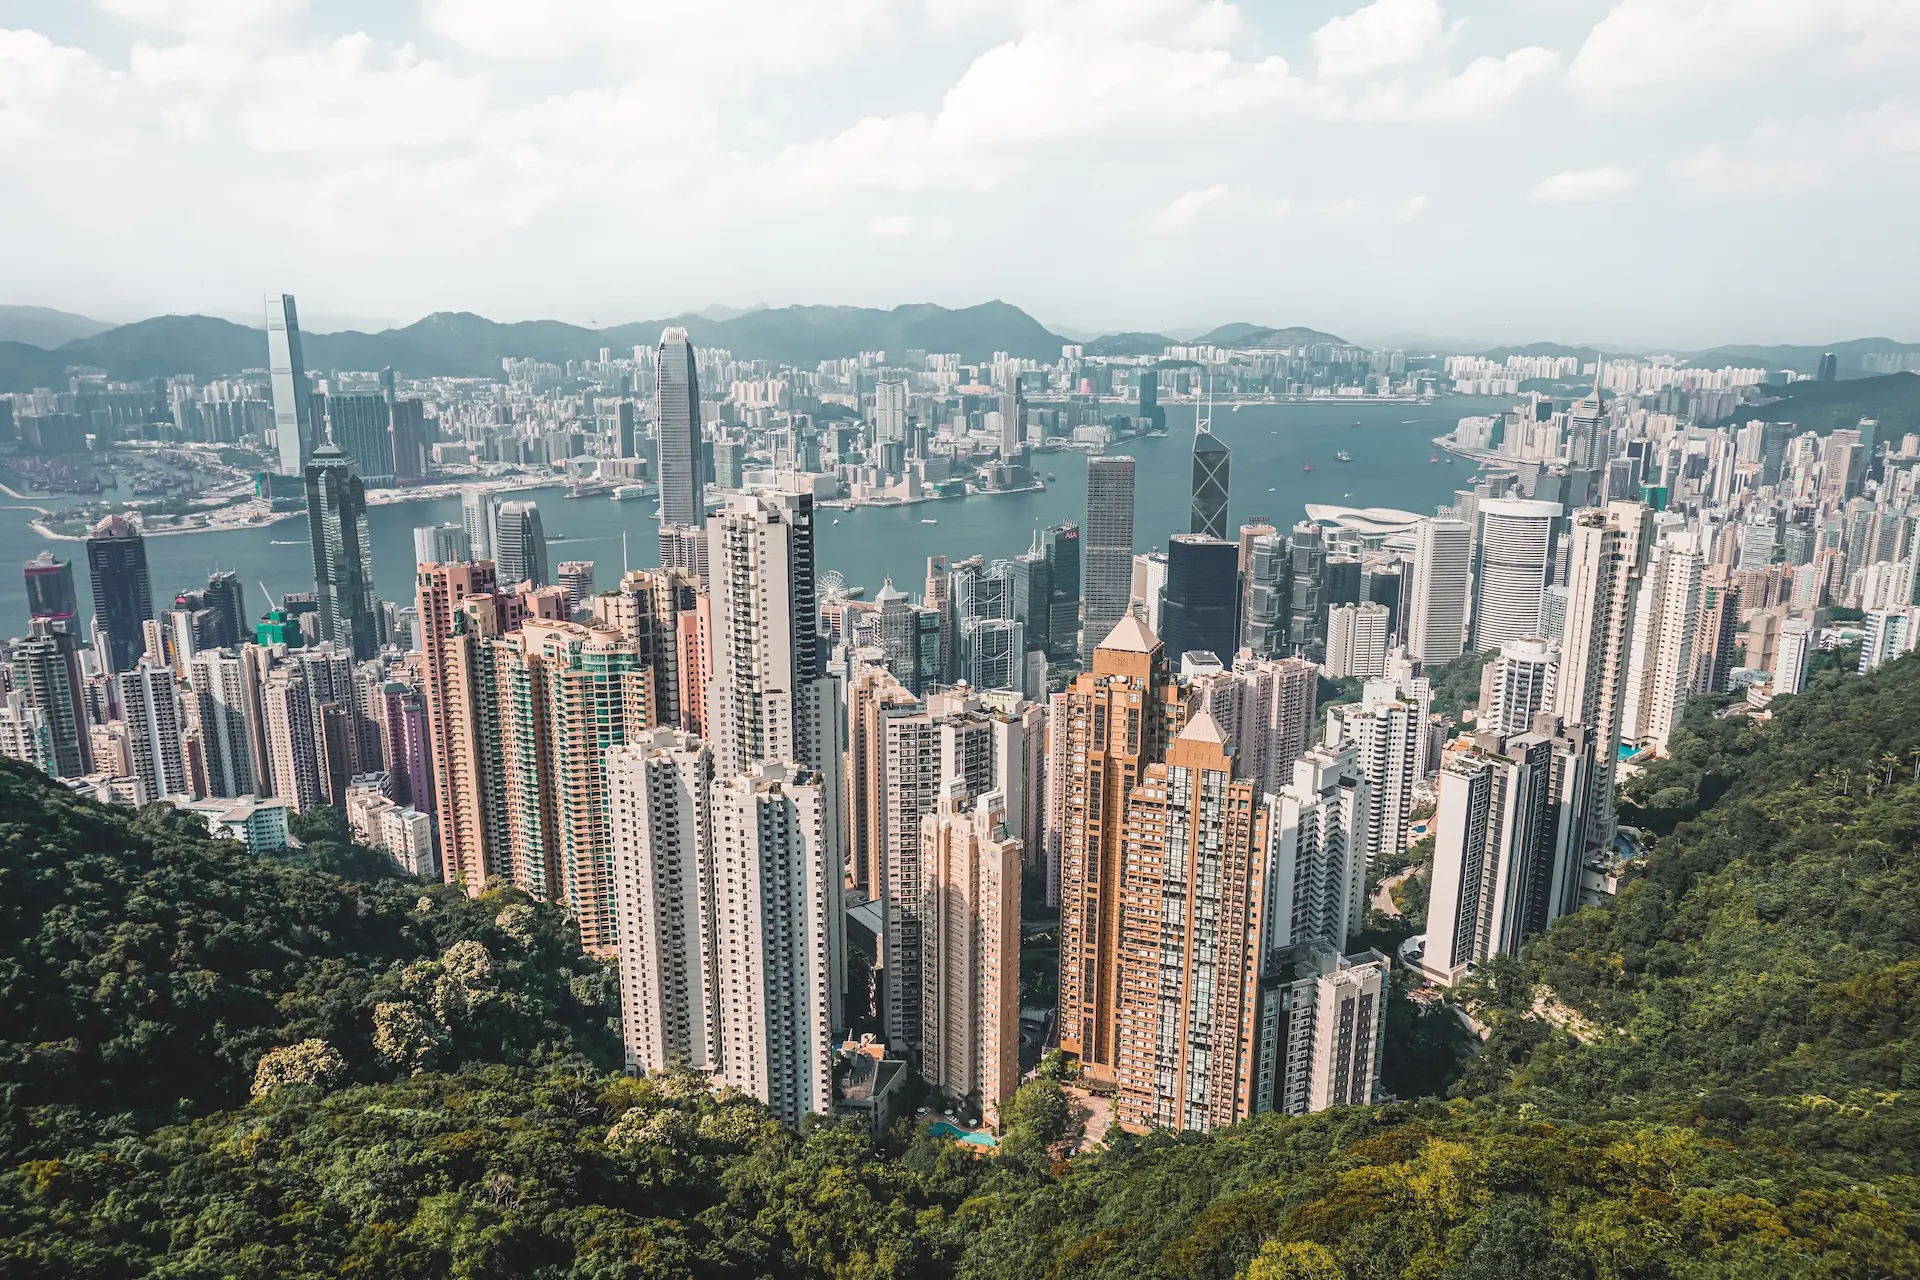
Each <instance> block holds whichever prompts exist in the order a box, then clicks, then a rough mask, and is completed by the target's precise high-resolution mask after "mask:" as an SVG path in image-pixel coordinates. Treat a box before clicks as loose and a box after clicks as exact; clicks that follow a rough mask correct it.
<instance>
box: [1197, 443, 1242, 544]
mask: <svg viewBox="0 0 1920 1280" xmlns="http://www.w3.org/2000/svg"><path fill="white" fill-rule="evenodd" d="M1232 461H1233V451H1232V450H1231V449H1229V448H1227V446H1226V444H1225V443H1224V442H1223V441H1222V440H1221V439H1220V437H1219V436H1216V435H1214V434H1213V432H1212V431H1211V430H1208V429H1206V428H1204V427H1203V428H1202V429H1200V430H1198V431H1196V432H1195V433H1194V437H1193V510H1192V512H1191V517H1190V519H1189V521H1188V526H1187V532H1188V533H1197V534H1205V535H1206V536H1207V537H1209V538H1225V537H1226V536H1227V473H1228V468H1229V465H1230V464H1231V463H1232Z"/></svg>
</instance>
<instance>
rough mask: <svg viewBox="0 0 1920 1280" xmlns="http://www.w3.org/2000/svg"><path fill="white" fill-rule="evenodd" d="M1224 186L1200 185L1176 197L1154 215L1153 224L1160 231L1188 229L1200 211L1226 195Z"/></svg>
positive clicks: (1217, 202) (1218, 201)
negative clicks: (1200, 186)
mask: <svg viewBox="0 0 1920 1280" xmlns="http://www.w3.org/2000/svg"><path fill="white" fill-rule="evenodd" d="M1226 194H1227V189H1226V187H1224V186H1219V185H1215V186H1211V187H1202V188H1199V189H1197V190H1194V191H1189V192H1187V193H1186V194H1185V195H1183V196H1179V197H1176V198H1175V199H1174V201H1173V203H1171V204H1169V205H1168V206H1167V207H1166V208H1164V209H1162V210H1161V211H1160V212H1159V213H1157V214H1155V215H1154V219H1153V225H1154V227H1155V228H1156V229H1157V230H1160V231H1186V230H1189V229H1190V228H1191V227H1192V226H1193V223H1194V220H1195V219H1196V218H1198V217H1199V216H1200V215H1201V213H1202V212H1204V211H1205V210H1206V209H1207V208H1208V207H1209V206H1212V205H1217V204H1219V203H1220V201H1221V200H1223V199H1224V198H1225V197H1226Z"/></svg>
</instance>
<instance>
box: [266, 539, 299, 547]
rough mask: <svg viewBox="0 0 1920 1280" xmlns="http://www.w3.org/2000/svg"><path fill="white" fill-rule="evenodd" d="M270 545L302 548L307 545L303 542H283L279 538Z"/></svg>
mask: <svg viewBox="0 0 1920 1280" xmlns="http://www.w3.org/2000/svg"><path fill="white" fill-rule="evenodd" d="M271 545H273V546H276V547H304V546H306V545H307V544H306V543H304V542H283V541H281V540H280V539H279V538H275V539H273V541H272V544H271Z"/></svg>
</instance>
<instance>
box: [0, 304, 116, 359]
mask: <svg viewBox="0 0 1920 1280" xmlns="http://www.w3.org/2000/svg"><path fill="white" fill-rule="evenodd" d="M111 328H113V326H112V325H110V324H107V323H105V322H103V321H100V320H93V319H89V318H88V317H86V316H81V315H75V314H74V313H73V312H71V311H55V310H54V309H53V308H52V307H22V306H10V305H6V304H0V342H24V343H26V344H28V345H29V346H35V347H43V348H47V349H51V348H53V347H57V346H59V345H60V344H61V343H63V342H72V341H73V340H74V339H76V338H87V337H91V336H93V335H94V334H96V333H101V332H103V331H105V330H107V329H111Z"/></svg>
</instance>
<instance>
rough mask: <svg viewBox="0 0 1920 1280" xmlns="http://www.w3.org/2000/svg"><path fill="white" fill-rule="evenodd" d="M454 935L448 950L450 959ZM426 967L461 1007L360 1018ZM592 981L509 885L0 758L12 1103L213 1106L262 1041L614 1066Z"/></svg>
mask: <svg viewBox="0 0 1920 1280" xmlns="http://www.w3.org/2000/svg"><path fill="white" fill-rule="evenodd" d="M341 852H342V851H340V850H338V849H337V848H336V850H335V854H336V856H337V855H339V854H340V853H341ZM381 861H384V859H382V860H381ZM376 865H377V864H376ZM475 946H478V947H480V948H482V949H483V954H476V953H474V951H473V948H474V947H475ZM456 947H464V948H465V950H464V951H462V952H460V953H459V954H458V955H456V956H455V958H454V960H453V961H452V962H448V961H447V959H446V957H447V956H448V955H449V953H451V952H452V951H453V949H454V948H456ZM463 958H464V959H463ZM449 963H451V964H452V965H453V968H448V967H447V965H448V964H449ZM462 963H464V965H465V968H461V965H462ZM410 966H414V967H413V968H411V969H410V968H409V967H410ZM455 970H459V972H458V973H455ZM463 974H464V975H465V976H461V975H463ZM449 975H452V976H449ZM443 978H444V979H445V980H446V982H445V991H446V994H447V995H449V996H451V995H454V994H457V991H456V989H461V990H464V991H465V992H466V995H465V996H462V997H461V998H462V999H464V1000H465V1001H466V1003H465V1004H464V1005H463V1006H462V1007H461V1009H459V1010H458V1011H454V1012H452V1013H450V1012H449V1011H450V1010H451V1006H450V1005H448V1004H447V1002H446V1000H441V1001H440V1003H439V1006H438V1008H437V1009H436V1010H434V1011H432V1012H431V1013H430V1016H428V1017H427V1018H425V1019H424V1020H420V1019H416V1018H413V1017H412V1015H411V1014H393V1013H391V1012H390V1013H389V1015H388V1016H387V1017H386V1019H385V1020H384V1022H383V1020H382V1019H381V1018H378V1017H376V1014H377V1012H378V1009H379V1007H380V1006H381V1005H382V1004H398V1005H404V1006H407V1007H408V1008H411V1007H413V1006H414V1005H416V1004H418V1003H419V999H420V998H425V999H428V1000H429V1002H431V999H433V998H437V997H436V993H435V992H433V991H431V990H428V992H427V996H426V997H419V992H420V990H422V989H423V988H422V987H421V984H423V983H424V984H427V987H428V988H431V987H432V986H433V984H436V983H440V982H441V980H442V979H443ZM576 979H578V980H579V981H578V984H577V986H576V985H575V980H576ZM602 987H603V984H602V979H601V975H600V970H599V968H598V966H596V965H595V964H594V963H593V962H591V961H589V960H587V959H586V958H585V957H584V956H582V955H581V954H580V952H579V949H578V947H577V946H573V945H572V944H570V943H569V942H568V940H567V934H566V931H565V928H564V925H563V922H562V920H561V919H560V915H559V913H558V912H557V911H555V910H554V909H553V908H551V907H544V906H542V907H536V906H534V905H532V904H530V903H529V902H528V901H527V900H526V899H525V898H524V896H523V895H520V894H518V893H514V892H507V893H505V894H500V895H493V896H491V897H489V898H485V899H482V900H479V901H471V900H469V899H467V898H466V897H465V896H464V895H463V894H461V893H459V892H458V891H457V890H454V889H451V888H448V887H442V886H426V887H423V886H421V885H420V884H419V883H418V882H414V881H405V880H401V879H400V878H398V877H390V876H380V877H379V878H376V879H372V880H367V879H362V878H350V877H348V876H344V875H341V874H336V873H334V872H330V871H328V870H326V869H324V867H323V866H322V865H315V864H313V863H312V862H311V860H309V861H307V862H304V863H303V862H295V861H287V860H280V859H265V858H254V857H250V856H248V855H247V854H246V852H245V851H244V850H243V849H242V848H241V847H240V846H238V845H235V844H233V843H231V842H229V841H225V840H213V839H210V838H208V837H207V835H206V831H205V827H204V826H203V825H202V824H201V823H200V822H199V821H198V820H197V819H192V818H188V817H186V816H184V815H181V814H178V813H175V812H173V811H171V810H168V809H165V808H161V807H156V808H150V809H148V810H146V811H143V812H142V813H140V814H139V815H138V816H130V815H128V814H127V812H126V811H124V810H111V809H106V808H103V807H102V806H100V805H97V804H94V803H93V802H91V801H88V800H82V799H79V798H77V797H75V796H73V795H72V794H71V793H68V792H66V791H64V790H62V789H60V788H57V787H54V786H52V785H50V784H48V783H47V782H46V781H45V780H44V779H41V778H40V777H39V776H38V775H37V774H35V773H34V772H33V771H32V770H30V769H27V768H26V767H24V766H22V765H19V764H17V763H16V762H14V761H11V760H0V1027H4V1028H5V1031H4V1037H5V1038H4V1039H3V1040H0V1098H4V1099H5V1101H6V1103H7V1104H8V1106H9V1108H10V1109H11V1108H26V1109H29V1110H31V1109H34V1108H43V1107H59V1108H77V1109H79V1110H80V1111H82V1112H94V1111H99V1110H106V1111H109V1112H113V1113H127V1114H131V1115H136V1116H138V1115H145V1114H151V1113H180V1112H182V1111H184V1113H185V1114H194V1113H197V1112H199V1111H203V1110H207V1109H209V1108H213V1107H221V1106H231V1105H235V1104H237V1103H240V1102H243V1101H244V1100H245V1099H246V1097H247V1096H248V1092H249V1090H250V1088H251V1086H252V1084H253V1083H254V1080H255V1075H256V1071H257V1069H258V1066H259V1062H260V1059H261V1058H262V1057H263V1056H264V1055H266V1054H267V1053H268V1052H269V1051H270V1050H273V1049H275V1048H279V1047H284V1046H288V1045H292V1044H297V1043H299V1042H302V1041H305V1040H310V1039H320V1040H324V1041H326V1042H327V1044H328V1045H329V1046H330V1047H331V1049H332V1051H333V1052H334V1053H335V1054H337V1055H339V1057H340V1060H341V1071H340V1077H341V1079H343V1080H346V1079H357V1080H380V1079H386V1078H390V1077H391V1076H392V1075H393V1074H394V1073H395V1071H396V1070H398V1069H400V1067H401V1066H405V1067H408V1068H411V1067H412V1066H413V1065H417V1064H420V1063H433V1064H436V1065H446V1066H457V1065H459V1064H460V1063H462V1062H466V1061H469V1060H479V1061H494V1062H537V1061H546V1060H549V1059H554V1058H558V1057H563V1056H566V1055H584V1059H585V1060H586V1061H589V1062H591V1063H593V1064H594V1065H597V1066H607V1065H612V1064H614V1063H617V1062H618V1061H619V1057H618V1053H617V1050H616V1048H615V1045H614V1042H613V1039H612V1037H611V1036H610V1034H609V1032H608V1030H607V1024H606V1019H607V1017H608V1012H609V1010H608V1008H607V1006H606V1003H605V996H606V993H605V991H604V990H603V989H602ZM417 997H419V998H417ZM468 997H471V998H468ZM396 1017H398V1018H400V1019H401V1020H402V1021H406V1022H407V1023H408V1026H409V1027H410V1028H411V1031H410V1034H412V1035H413V1036H414V1040H413V1041H412V1042H411V1049H410V1050H409V1052H411V1053H413V1054H414V1056H413V1057H411V1058H408V1059H407V1060H406V1061H405V1062H404V1063H402V1062H401V1061H400V1059H398V1058H395V1057H394V1056H393V1055H391V1054H388V1053H386V1052H385V1051H383V1049H382V1048H381V1047H380V1045H379V1044H378V1043H376V1042H377V1041H380V1040H381V1039H382V1027H383V1025H384V1023H388V1022H393V1020H394V1018H396ZM394 1025H395V1026H397V1025H398V1024H397V1023H395V1024H394ZM387 1029H388V1030H389V1031H391V1030H392V1029H393V1028H392V1027H388V1028H387ZM16 1114H17V1113H16ZM0 1145H5V1144H4V1142H0Z"/></svg>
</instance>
